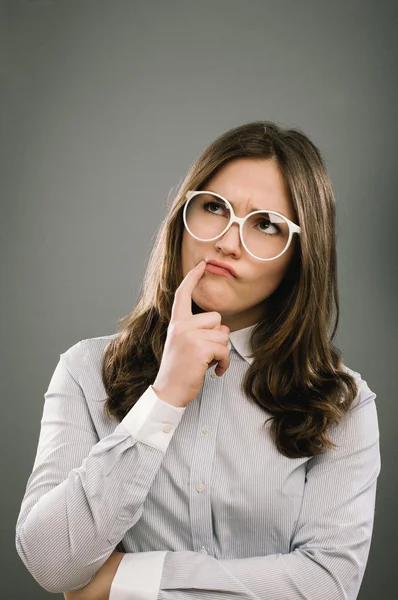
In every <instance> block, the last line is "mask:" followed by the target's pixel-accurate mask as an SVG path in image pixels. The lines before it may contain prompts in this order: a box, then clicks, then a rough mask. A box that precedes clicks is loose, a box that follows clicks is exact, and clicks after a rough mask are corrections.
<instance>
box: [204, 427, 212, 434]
mask: <svg viewBox="0 0 398 600" xmlns="http://www.w3.org/2000/svg"><path fill="white" fill-rule="evenodd" d="M202 431H203V433H210V432H211V427H203V429H202Z"/></svg>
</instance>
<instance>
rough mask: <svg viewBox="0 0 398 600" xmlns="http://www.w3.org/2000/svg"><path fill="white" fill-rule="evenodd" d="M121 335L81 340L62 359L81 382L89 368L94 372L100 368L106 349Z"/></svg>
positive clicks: (62, 354) (68, 349) (69, 348)
mask: <svg viewBox="0 0 398 600" xmlns="http://www.w3.org/2000/svg"><path fill="white" fill-rule="evenodd" d="M119 335H120V334H119V333H114V334H111V335H101V336H97V337H92V338H85V339H82V340H79V341H78V342H76V343H75V344H73V345H72V346H69V347H68V348H67V349H66V350H65V351H64V352H62V353H61V355H60V358H61V360H63V361H64V362H65V364H66V366H67V368H68V370H69V371H70V372H71V373H72V374H73V375H74V376H75V377H76V378H77V379H78V380H80V377H81V374H82V372H83V371H84V370H85V369H86V367H87V366H89V367H91V368H94V370H98V369H99V368H100V365H101V363H102V356H103V353H104V351H105V348H106V347H107V345H108V343H109V342H110V341H111V340H113V339H115V338H116V337H118V336H119Z"/></svg>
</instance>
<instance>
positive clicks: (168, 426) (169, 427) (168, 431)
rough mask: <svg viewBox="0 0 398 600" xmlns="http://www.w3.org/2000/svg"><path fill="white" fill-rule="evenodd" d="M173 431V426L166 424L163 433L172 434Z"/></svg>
mask: <svg viewBox="0 0 398 600" xmlns="http://www.w3.org/2000/svg"><path fill="white" fill-rule="evenodd" d="M172 429H173V425H172V424H171V423H165V424H164V425H163V427H162V431H164V432H165V433H170V431H171V430H172Z"/></svg>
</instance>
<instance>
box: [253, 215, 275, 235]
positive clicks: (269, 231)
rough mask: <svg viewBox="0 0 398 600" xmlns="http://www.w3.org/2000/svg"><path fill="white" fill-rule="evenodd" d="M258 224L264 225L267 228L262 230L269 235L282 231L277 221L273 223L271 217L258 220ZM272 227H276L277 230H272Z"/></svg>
mask: <svg viewBox="0 0 398 600" xmlns="http://www.w3.org/2000/svg"><path fill="white" fill-rule="evenodd" d="M258 225H261V226H262V227H264V228H265V230H262V229H260V231H262V232H263V233H266V234H267V235H276V234H278V233H280V231H281V229H280V227H279V226H278V225H276V224H275V223H271V221H270V220H269V219H260V220H259V222H258ZM272 227H274V228H275V230H272ZM267 228H268V229H267ZM270 228H271V229H270Z"/></svg>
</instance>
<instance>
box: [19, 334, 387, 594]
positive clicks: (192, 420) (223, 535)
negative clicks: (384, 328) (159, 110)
mask: <svg viewBox="0 0 398 600" xmlns="http://www.w3.org/2000/svg"><path fill="white" fill-rule="evenodd" d="M253 327H254V325H253V326H251V327H247V328H245V329H241V330H239V331H235V332H231V334H230V342H229V348H230V353H231V363H230V366H229V368H228V370H227V371H226V373H225V374H224V375H223V376H222V377H220V378H218V377H217V376H216V375H215V373H214V369H215V367H212V368H211V369H209V370H208V371H207V372H206V375H205V378H204V381H203V385H202V388H201V390H200V392H199V394H198V395H197V396H196V397H195V399H194V400H193V401H192V402H191V403H190V404H188V405H187V407H186V408H177V407H174V406H171V405H169V404H167V403H166V402H164V401H162V400H161V399H159V398H158V397H157V396H156V394H155V392H154V391H153V389H152V386H149V387H148V389H147V390H146V391H145V392H144V394H143V395H142V396H141V397H140V398H139V400H138V402H137V403H136V404H135V406H133V407H132V409H131V410H130V411H129V412H128V414H127V415H126V416H125V417H124V419H123V420H122V421H121V422H120V423H119V422H118V421H117V420H116V419H107V418H106V417H105V416H104V415H103V406H104V401H105V399H106V397H107V395H106V392H105V389H104V387H103V384H102V378H101V360H102V354H103V351H104V349H105V346H106V345H107V343H108V342H109V341H110V339H112V338H114V337H116V336H117V335H118V334H114V335H110V336H102V337H97V338H91V339H85V340H82V341H80V342H78V343H77V344H75V345H73V346H72V347H70V348H69V349H68V350H67V351H66V352H65V353H63V354H61V355H60V360H59V362H58V364H57V366H56V368H55V371H54V373H53V375H52V378H51V381H50V383H49V386H48V389H47V392H46V393H45V395H44V397H45V402H44V408H43V416H42V420H41V429H40V437H39V441H38V448H37V454H36V458H35V461H34V466H33V470H32V473H31V475H30V477H29V480H28V483H27V487H26V492H25V495H24V498H23V501H22V505H21V510H20V514H19V517H18V521H17V526H16V547H17V550H18V553H19V555H20V557H21V559H22V561H23V562H24V564H25V565H26V567H27V568H28V570H29V571H30V572H31V574H32V575H33V577H34V578H35V579H36V580H37V581H38V582H39V584H40V585H41V586H43V587H44V588H45V589H47V590H48V591H50V592H64V591H68V590H72V589H77V588H80V587H83V586H84V585H86V584H87V583H88V582H89V581H91V579H92V578H93V577H94V575H95V573H96V571H98V569H99V568H100V566H101V565H102V564H103V563H104V562H105V560H106V559H107V558H108V556H109V555H110V554H111V553H112V551H113V550H114V549H115V547H116V545H117V544H118V542H119V541H121V540H122V541H123V545H124V549H125V551H126V555H125V556H124V557H123V559H122V561H121V563H120V565H119V568H118V570H117V573H116V576H115V578H114V580H113V584H112V588H111V594H110V600H192V599H194V598H197V599H198V600H225V598H226V597H227V598H237V599H238V598H239V599H242V600H286V599H287V598H289V600H296V599H297V600H299V599H300V600H301V599H306V600H340V599H341V600H355V599H356V598H357V595H358V592H359V588H360V585H361V582H362V579H363V575H364V571H365V567H366V563H367V560H368V554H369V549H370V543H371V537H372V530H373V522H374V511H375V498H376V485H377V478H378V475H379V472H380V467H381V461H380V449H379V428H378V418H377V411H376V404H375V398H376V394H375V393H374V392H372V391H371V390H370V389H369V387H368V385H367V383H366V381H365V380H364V379H362V377H361V375H360V374H359V373H356V372H355V371H352V370H351V369H349V368H348V367H344V368H345V369H346V370H347V372H349V373H351V374H352V375H354V377H355V378H356V380H357V383H358V387H359V404H358V405H357V406H355V408H353V409H351V410H350V411H349V413H347V415H345V417H344V418H343V419H342V421H341V422H340V423H339V424H338V425H333V426H330V427H329V432H330V435H331V439H332V440H333V441H334V442H335V443H336V444H337V445H338V446H337V448H335V449H333V450H328V451H327V452H326V453H325V454H323V455H319V456H312V457H302V458H287V457H286V456H284V455H282V454H281V453H279V452H278V450H277V449H276V446H275V444H274V442H273V441H272V439H271V437H270V434H269V423H267V425H266V426H264V422H265V420H266V418H267V417H268V416H269V414H268V413H267V412H266V411H265V410H264V409H262V408H260V407H259V406H258V405H257V404H255V403H254V402H251V401H249V400H248V398H247V397H246V396H245V395H244V394H243V393H242V390H241V389H240V386H241V382H242V380H243V377H244V374H245V372H246V370H247V369H248V367H249V362H250V359H249V358H248V356H247V354H248V353H249V336H250V332H251V330H252V328H253Z"/></svg>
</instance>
